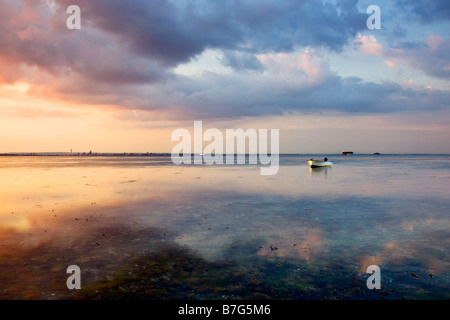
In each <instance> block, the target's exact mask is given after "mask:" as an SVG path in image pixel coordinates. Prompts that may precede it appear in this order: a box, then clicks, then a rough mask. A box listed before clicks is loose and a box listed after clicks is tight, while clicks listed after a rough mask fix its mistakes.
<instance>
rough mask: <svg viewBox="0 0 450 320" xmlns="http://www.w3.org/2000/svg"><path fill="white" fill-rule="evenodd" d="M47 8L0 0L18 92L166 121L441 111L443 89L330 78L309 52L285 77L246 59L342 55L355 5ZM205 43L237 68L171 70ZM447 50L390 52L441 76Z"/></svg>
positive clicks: (228, 0) (112, 0)
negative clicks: (25, 88) (77, 24)
mask: <svg viewBox="0 0 450 320" xmlns="http://www.w3.org/2000/svg"><path fill="white" fill-rule="evenodd" d="M49 3H52V2H51V1H49ZM54 3H55V4H56V7H51V6H48V5H47V2H46V1H44V0H42V1H25V0H0V8H1V10H0V43H1V46H0V81H1V80H2V79H4V80H5V81H8V82H13V81H14V80H17V79H26V80H28V81H29V82H30V83H32V85H31V87H30V90H29V94H35V95H37V96H52V97H59V98H64V99H68V100H72V101H77V102H80V103H87V104H111V105H117V106H119V107H121V108H124V109H144V110H158V111H162V112H165V111H167V117H170V118H191V117H192V116H197V115H199V116H201V117H202V118H213V117H216V118H220V117H224V118H225V117H240V116H258V115H269V114H282V113H284V112H289V111H298V112H318V113H320V112H324V111H326V110H337V111H342V112H352V113H379V112H394V111H401V110H415V109H427V108H430V107H431V108H445V107H448V103H447V101H449V94H448V92H445V91H436V90H433V91H426V90H415V91H414V90H411V89H404V88H402V87H401V86H399V85H398V84H395V83H393V82H384V83H367V82H364V81H362V80H361V79H359V78H342V77H340V76H338V75H336V74H333V73H332V72H331V71H330V66H328V65H326V64H324V63H322V62H323V60H325V59H319V60H317V59H316V57H314V56H313V55H311V56H308V57H306V56H303V57H302V58H305V59H306V58H308V59H310V60H308V59H306V60H305V61H303V62H302V63H303V65H302V66H301V67H299V68H298V69H295V70H294V71H295V72H292V70H291V69H292V68H290V67H289V63H279V62H276V59H274V60H273V61H275V64H276V63H278V64H276V66H275V67H273V69H270V68H271V66H270V63H272V62H273V61H272V62H271V61H270V59H269V60H268V61H266V63H263V61H261V60H260V59H259V58H258V57H259V56H261V55H262V56H266V57H267V56H268V55H270V54H275V55H276V54H277V53H291V52H294V51H296V50H298V49H301V48H305V47H311V48H321V49H323V50H324V51H325V52H340V51H342V50H343V49H344V48H345V47H346V46H347V45H348V43H349V42H351V41H353V40H354V39H355V37H356V35H357V34H358V33H359V32H360V31H361V30H364V29H365V28H366V24H365V22H366V19H367V14H366V13H365V12H359V11H358V10H357V0H344V1H336V2H334V1H317V0H284V1H279V0H259V1H253V0H221V1H219V0H197V1H194V0H190V1H168V0H167V1H165V0H152V1H143V0H130V1H124V0H54ZM72 4H76V5H79V6H80V8H81V11H82V28H81V30H68V29H67V28H66V19H67V17H68V14H67V13H66V8H67V7H68V6H69V5H72ZM438 4H439V5H436V6H434V7H433V9H430V10H432V11H433V10H434V11H436V10H438V9H439V8H440V7H439V6H444V11H445V5H444V4H443V2H438ZM399 5H405V6H406V4H405V3H403V2H400V4H399ZM409 8H410V9H409V10H413V8H414V7H409ZM430 12H431V11H430ZM439 17H441V15H438V18H439ZM438 18H436V19H438ZM439 19H443V17H442V18H439ZM207 49H217V50H219V51H221V52H222V53H223V58H222V60H221V62H222V64H224V65H225V66H228V67H230V68H231V69H232V70H233V71H237V72H234V73H232V74H227V75H224V74H216V73H213V72H208V71H205V72H203V73H202V74H201V75H199V76H188V77H183V76H181V75H178V74H175V73H174V68H175V67H177V66H179V65H180V64H182V63H186V62H189V61H191V60H195V59H196V58H198V56H199V55H201V54H202V53H203V52H205V50H207ZM448 49H449V42H448V40H442V41H440V42H439V41H437V42H436V41H435V42H430V43H428V44H427V46H420V45H416V46H415V47H414V48H406V47H401V48H400V50H397V51H392V52H391V54H392V55H396V56H398V57H399V58H402V59H408V62H409V63H410V64H411V65H412V66H414V67H417V68H419V69H423V70H426V71H427V72H428V73H429V74H431V75H433V76H436V77H441V78H447V79H448V69H446V67H447V61H448V58H446V52H448ZM433 50H434V51H433ZM257 55H258V57H257ZM294 58H296V57H294ZM297 62H298V61H297ZM297 62H296V61H294V62H293V63H294V65H295V63H297ZM433 64H435V67H434V66H433ZM3 65H4V67H3ZM12 66H15V68H14V70H12V69H11V68H12ZM24 66H27V67H28V69H27V68H24ZM30 67H31V68H30ZM268 68H269V69H270V70H268ZM277 68H278V69H277ZM33 70H38V72H37V71H36V72H34V73H32V72H33ZM280 70H281V71H280ZM13 71H14V72H13ZM42 71H45V72H42ZM28 73H30V75H28ZM43 74H45V75H47V74H49V75H50V77H46V76H44V75H43ZM27 76H28V78H27Z"/></svg>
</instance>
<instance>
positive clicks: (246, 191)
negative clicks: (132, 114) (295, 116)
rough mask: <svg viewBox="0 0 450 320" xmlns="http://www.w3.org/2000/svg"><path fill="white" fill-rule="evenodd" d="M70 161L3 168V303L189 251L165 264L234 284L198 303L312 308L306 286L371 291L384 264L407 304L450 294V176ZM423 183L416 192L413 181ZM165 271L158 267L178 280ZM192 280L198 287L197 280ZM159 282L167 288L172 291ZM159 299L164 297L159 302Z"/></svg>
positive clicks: (59, 293) (47, 295)
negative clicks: (367, 284) (71, 278)
mask: <svg viewBox="0 0 450 320" xmlns="http://www.w3.org/2000/svg"><path fill="white" fill-rule="evenodd" d="M69 160H70V161H69ZM69 160H68V161H69V162H68V163H67V165H66V166H64V161H63V160H61V159H53V158H52V159H47V160H45V161H43V159H42V160H41V159H38V162H36V163H33V162H31V161H29V160H28V159H25V160H21V162H20V164H19V165H13V164H12V162H11V160H8V161H10V162H8V163H7V164H3V165H0V171H1V172H0V173H1V175H2V180H1V181H0V201H1V203H2V207H1V208H0V265H1V266H2V268H1V269H0V283H2V289H1V290H0V298H4V299H8V298H14V297H21V298H26V299H28V298H38V299H41V298H42V299H51V298H64V297H70V296H71V294H72V293H70V292H67V290H66V288H65V280H66V274H65V270H64V268H66V267H67V266H68V265H70V264H79V265H80V267H81V268H82V270H86V271H85V272H86V276H84V278H83V279H84V283H85V284H86V286H97V285H98V284H96V283H98V282H99V281H100V282H101V281H110V280H111V279H116V277H119V278H120V274H118V272H119V271H118V270H120V269H122V268H123V267H126V268H131V269H133V268H134V267H133V266H131V265H128V262H129V261H135V260H134V259H138V257H141V256H146V257H148V259H150V260H151V259H152V258H151V257H153V258H154V257H155V255H158V257H162V256H164V254H165V253H164V252H165V251H167V252H179V251H178V250H181V249H183V250H187V251H185V252H184V253H183V255H182V256H183V257H184V258H183V261H179V260H176V259H175V257H173V256H172V258H170V257H171V255H168V256H166V257H165V258H164V259H166V260H167V259H169V260H170V259H174V264H175V265H178V266H179V267H180V268H186V265H189V264H195V263H201V265H203V266H205V268H206V267H207V269H208V270H210V272H211V273H207V272H206V271H205V273H204V274H203V276H204V277H206V278H208V277H212V278H214V276H217V274H223V273H224V274H233V275H234V276H235V278H236V277H237V278H239V279H240V280H239V281H238V280H236V279H235V278H233V277H229V278H226V279H225V278H223V277H222V278H220V277H219V278H220V279H221V280H220V281H225V282H226V283H225V284H224V283H221V284H219V283H217V282H214V281H213V282H208V286H207V287H208V289H204V291H203V295H202V294H199V295H196V296H195V297H196V298H202V297H215V298H217V297H218V298H220V297H221V295H224V294H225V295H226V294H229V295H230V296H231V295H235V296H236V295H237V294H238V295H239V297H250V296H251V292H250V291H253V292H257V293H258V294H259V295H260V296H259V297H262V296H263V295H264V296H265V297H266V298H267V297H269V298H271V297H282V296H283V295H282V294H281V292H282V293H283V294H285V297H293V298H306V297H308V295H307V294H306V293H305V292H306V291H304V290H310V291H309V292H312V293H313V295H314V294H315V297H316V298H318V297H322V296H323V295H325V296H326V297H332V293H331V292H332V290H333V289H334V287H335V286H340V288H341V289H348V290H350V289H351V288H352V287H354V286H355V285H356V284H358V285H361V286H362V288H364V281H363V278H362V277H363V274H364V272H365V269H364V268H366V267H367V266H368V265H370V264H377V265H380V267H381V269H382V271H383V274H384V276H385V277H386V278H385V279H387V280H386V281H388V280H392V281H391V282H386V283H384V285H385V286H388V287H390V288H395V289H396V290H399V291H401V290H403V293H402V295H406V296H413V297H418V298H420V297H444V298H448V290H447V289H446V288H448V285H449V284H450V279H449V273H448V270H450V268H449V261H448V259H447V258H446V257H448V256H449V246H448V239H449V231H448V230H449V228H448V226H449V221H448V214H447V212H448V206H449V204H450V203H449V200H448V199H447V197H443V196H441V194H440V191H441V190H443V189H445V188H446V187H449V185H448V184H449V179H444V178H442V177H446V176H450V174H449V173H448V172H447V171H446V172H442V171H441V172H439V173H436V174H433V175H430V178H426V174H425V173H424V172H417V171H416V172H415V175H410V174H409V173H408V172H407V171H403V167H402V168H399V167H397V168H396V167H394V168H393V169H392V167H383V166H382V167H376V166H374V167H370V168H368V167H362V166H359V167H358V165H355V164H354V163H352V164H351V166H346V165H345V164H338V165H336V167H335V168H309V169H307V170H305V169H306V167H305V166H304V165H294V163H291V164H290V165H289V166H281V167H280V171H279V173H278V174H277V175H276V176H261V175H260V174H259V168H258V167H255V166H253V167H251V166H249V167H246V166H180V167H178V166H170V165H167V163H164V164H163V165H161V164H159V163H152V165H148V163H147V165H144V164H142V159H139V160H138V161H137V164H136V165H133V161H132V160H131V159H126V160H125V162H124V165H120V161H119V162H118V161H117V160H114V159H109V160H108V161H105V160H102V161H100V162H97V159H93V160H90V161H87V160H86V159H83V161H82V162H81V163H77V162H76V161H75V160H74V159H69ZM39 161H41V162H40V163H39ZM331 170H332V171H331ZM389 170H390V171H389ZM427 170H428V169H427ZM306 171H308V173H306ZM331 172H332V174H330V173H331ZM416 175H419V176H421V177H422V180H421V184H420V188H418V187H417V185H416V184H412V183H411V181H412V180H411V179H413V178H414V177H416ZM434 176H437V177H439V178H438V179H437V178H434ZM315 177H319V179H315ZM323 178H325V179H323ZM432 186H433V188H432ZM447 190H448V189H447ZM199 259H200V260H199ZM166 260H165V261H166ZM176 261H178V262H176ZM147 262H148V261H147ZM147 262H146V263H147ZM148 263H150V262H148ZM169 265H170V264H169ZM169 265H164V266H160V267H161V268H163V269H164V270H166V269H167V268H168V269H167V270H166V272H167V273H168V274H174V277H175V275H176V277H179V276H181V275H182V274H184V273H182V272H181V271H180V270H175V269H171V267H170V266H169ZM255 266H257V267H255ZM155 268H156V267H155ZM158 268H159V267H158ZM158 268H156V269H155V272H160V271H161V270H163V269H158ZM191 268H192V265H191ZM133 270H134V269H133ZM158 270H159V271H158ZM205 270H206V269H205ZM141 271H142V270H140V271H139V272H141ZM142 272H144V271H142ZM161 272H162V273H163V274H164V272H163V271H161ZM144 273H145V272H144ZM411 274H415V275H416V276H417V275H418V276H420V278H418V277H414V276H411ZM429 274H432V275H433V276H432V277H431V276H429ZM42 275H45V276H42ZM83 275H85V273H83ZM184 275H185V276H186V277H188V278H189V280H187V281H188V282H189V281H190V283H191V285H192V288H197V289H198V288H199V286H200V284H201V283H202V280H201V279H200V278H201V277H196V276H195V275H194V274H193V273H189V275H187V274H184ZM260 275H261V276H260ZM165 277H169V276H168V275H167V276H165ZM181 278H183V277H181ZM261 278H264V279H266V280H264V281H263V280H262V279H261ZM14 279H16V280H17V281H16V280H14ZM155 279H158V281H157V283H153V285H155V286H157V287H158V288H160V289H161V290H164V288H165V283H166V282H167V281H169V282H170V281H175V280H174V279H172V278H171V279H169V280H168V279H166V278H164V277H163V276H158V277H156V278H155ZM183 279H185V280H186V279H187V278H183ZM116 280H117V279H116ZM117 281H118V280H117ZM155 281H156V280H155ZM165 281H166V282H165ZM227 281H230V282H229V283H228V282H227ZM236 282H239V283H240V287H238V286H237V285H235V283H236ZM114 283H116V282H114ZM257 283H259V284H260V286H259V287H258V285H257ZM24 284H26V285H24ZM121 285H122V284H121ZM247 285H248V286H247ZM214 286H216V288H218V287H217V286H219V287H220V289H215V288H214ZM280 286H281V287H280ZM25 287H26V288H25ZM246 287H247V289H245V288H246ZM250 287H251V288H253V289H248V288H250ZM90 288H92V287H90ZM95 290H99V288H98V287H96V289H94V291H95ZM246 290H247V291H246ZM277 290H281V291H277ZM99 291H101V290H99ZM144 291H145V290H143V291H142V292H144ZM181 292H183V294H184V293H185V292H187V291H183V290H181V291H180V294H181ZM294 292H296V293H295V294H294ZM166 293H167V291H166ZM86 294H87V295H88V296H89V294H90V293H88V292H86ZM173 294H175V293H173ZM366 294H374V293H371V292H366ZM163 296H164V297H170V294H167V295H165V294H162V291H161V292H158V293H155V297H163ZM176 296H177V297H179V295H176Z"/></svg>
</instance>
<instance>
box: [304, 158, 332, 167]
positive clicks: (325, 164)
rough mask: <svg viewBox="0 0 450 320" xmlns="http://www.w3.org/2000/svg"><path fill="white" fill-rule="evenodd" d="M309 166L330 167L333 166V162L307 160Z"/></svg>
mask: <svg viewBox="0 0 450 320" xmlns="http://www.w3.org/2000/svg"><path fill="white" fill-rule="evenodd" d="M308 163H309V165H310V166H311V168H318V167H331V166H332V165H333V162H331V161H320V160H313V159H311V160H308Z"/></svg>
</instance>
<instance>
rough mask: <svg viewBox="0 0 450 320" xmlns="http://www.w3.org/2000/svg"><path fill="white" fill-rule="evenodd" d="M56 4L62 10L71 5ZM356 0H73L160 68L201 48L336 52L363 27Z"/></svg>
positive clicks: (95, 23)
mask: <svg viewBox="0 0 450 320" xmlns="http://www.w3.org/2000/svg"><path fill="white" fill-rule="evenodd" d="M57 2H58V3H59V4H60V5H61V6H62V7H63V8H65V7H67V6H68V5H69V4H72V3H73V1H72V0H58V1H57ZM356 2H357V1H356V0H352V1H350V0H347V1H342V2H338V3H339V5H338V6H334V5H332V4H330V3H323V2H322V1H314V0H303V1H299V0H295V1H294V0H287V1H278V0H260V1H257V2H255V1H244V0H230V1H217V0H203V1H187V2H186V3H185V4H183V3H184V2H177V1H174V2H169V1H165V0H153V1H140V0H132V1H123V0H96V1H90V0H79V1H76V3H77V4H78V5H79V6H80V7H81V8H82V10H83V11H82V12H83V17H84V19H87V22H86V23H88V24H89V25H90V26H92V27H93V28H96V29H101V30H103V31H105V32H108V33H110V34H112V35H114V36H115V37H117V39H118V41H120V43H122V44H123V45H124V46H126V47H127V49H128V50H130V51H131V52H133V54H138V55H140V56H144V57H147V58H149V59H152V60H155V61H158V62H159V63H161V64H163V65H165V66H176V65H178V64H180V63H183V62H187V61H189V60H190V59H191V58H194V57H195V56H196V55H199V54H201V53H202V52H203V51H204V50H205V49H207V48H217V49H228V50H239V51H247V52H252V53H259V52H266V51H276V52H279V51H284V52H287V51H292V50H293V49H294V48H295V47H298V46H324V47H327V48H330V49H332V50H341V49H342V48H343V46H345V45H346V44H347V42H348V39H349V38H351V37H352V36H354V35H355V34H356V32H358V31H359V30H361V29H363V28H364V27H365V18H366V15H365V13H360V12H358V11H357V10H356Z"/></svg>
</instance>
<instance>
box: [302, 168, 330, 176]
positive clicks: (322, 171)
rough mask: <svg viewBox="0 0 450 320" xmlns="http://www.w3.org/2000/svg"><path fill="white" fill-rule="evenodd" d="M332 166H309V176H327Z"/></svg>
mask: <svg viewBox="0 0 450 320" xmlns="http://www.w3.org/2000/svg"><path fill="white" fill-rule="evenodd" d="M331 169H332V168H330V167H314V168H312V167H309V170H308V171H309V176H310V177H311V176H319V175H323V176H324V177H325V178H326V177H327V174H328V170H331Z"/></svg>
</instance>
